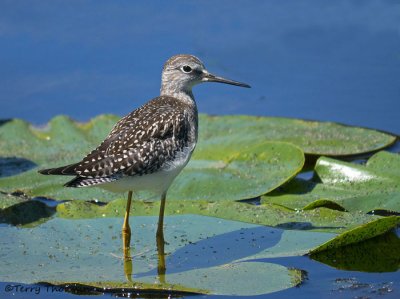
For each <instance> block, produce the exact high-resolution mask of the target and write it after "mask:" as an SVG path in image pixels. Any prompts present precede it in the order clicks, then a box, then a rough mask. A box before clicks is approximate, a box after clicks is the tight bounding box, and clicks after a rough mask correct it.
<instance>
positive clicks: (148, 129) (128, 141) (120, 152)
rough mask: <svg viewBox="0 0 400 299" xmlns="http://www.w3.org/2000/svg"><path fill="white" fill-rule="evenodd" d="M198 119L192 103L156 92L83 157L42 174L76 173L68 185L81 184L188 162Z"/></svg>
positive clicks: (120, 177) (153, 170)
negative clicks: (155, 94)
mask: <svg viewBox="0 0 400 299" xmlns="http://www.w3.org/2000/svg"><path fill="white" fill-rule="evenodd" d="M197 123H198V120H197V108H196V105H195V104H194V102H193V105H190V104H188V103H185V102H182V101H180V100H178V99H175V98H173V97H169V96H160V97H157V98H155V99H153V100H151V101H149V102H148V103H146V104H145V105H143V106H142V107H140V108H138V109H136V110H134V111H132V112H131V113H130V114H128V115H127V116H125V117H124V118H122V119H121V120H120V121H119V122H118V123H117V124H116V125H115V126H114V128H113V129H112V130H111V132H110V134H109V135H108V136H107V137H106V139H105V140H104V141H103V142H102V143H101V144H100V145H99V146H98V147H97V148H96V149H95V150H93V151H92V152H91V153H90V154H88V155H87V156H86V157H85V158H84V159H83V160H82V161H80V162H78V163H76V164H72V165H68V166H64V167H59V168H53V169H46V170H42V171H41V173H42V174H62V175H75V176H76V178H74V179H73V180H71V181H70V182H68V183H67V184H66V186H69V187H85V186H93V185H98V184H104V183H111V182H113V181H116V180H120V179H122V178H124V177H126V176H129V177H135V176H144V175H149V174H153V173H156V172H159V171H168V170H171V168H174V167H178V166H179V165H176V164H177V163H178V164H179V163H184V164H186V163H187V161H188V160H189V158H190V155H191V153H192V151H193V150H194V147H195V145H196V142H197ZM182 168H183V167H182Z"/></svg>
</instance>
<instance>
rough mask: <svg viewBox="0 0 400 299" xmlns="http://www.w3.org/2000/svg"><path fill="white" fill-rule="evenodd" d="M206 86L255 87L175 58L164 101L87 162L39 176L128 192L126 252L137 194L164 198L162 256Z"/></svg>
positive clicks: (124, 126)
mask: <svg viewBox="0 0 400 299" xmlns="http://www.w3.org/2000/svg"><path fill="white" fill-rule="evenodd" d="M202 82H220V83H225V84H231V85H236V86H241V87H250V86H249V85H247V84H245V83H240V82H237V81H232V80H228V79H225V78H222V77H218V76H215V75H212V74H210V73H209V72H208V71H207V70H206V69H205V67H204V65H203V63H202V62H201V61H200V60H199V59H198V58H196V57H194V56H192V55H176V56H173V57H172V58H170V59H169V60H168V61H167V62H166V63H165V65H164V68H163V71H162V84H161V94H160V96H159V97H156V98H154V99H152V100H151V101H149V102H148V103H146V104H144V105H143V106H142V107H140V108H138V109H136V110H134V111H132V112H131V113H129V114H128V115H127V116H125V117H124V118H122V119H121V120H120V121H119V122H118V123H117V124H116V125H115V126H114V128H113V129H112V131H111V132H110V134H109V135H108V136H107V138H106V139H105V140H104V141H103V142H102V143H101V144H100V145H99V146H98V147H97V148H96V149H95V150H93V151H92V152H91V153H90V154H88V155H87V156H86V157H85V158H83V160H82V161H80V162H77V163H74V164H71V165H67V166H63V167H58V168H51V169H44V170H40V171H39V172H40V173H41V174H46V175H49V174H54V175H72V176H75V178H74V179H72V180H71V181H69V182H67V183H66V184H65V186H67V187H78V188H79V187H92V186H96V187H101V188H104V189H106V190H109V191H113V192H128V201H127V205H126V212H125V219H124V223H123V227H122V237H123V246H124V249H127V248H129V247H130V238H131V229H130V226H129V211H130V206H131V200H132V193H133V192H136V191H141V190H148V191H151V192H153V193H156V194H158V195H159V196H160V198H161V204H160V213H159V219H158V227H157V247H158V249H159V250H160V247H162V249H161V251H162V252H164V235H163V225H164V209H165V199H166V194H167V190H168V188H169V186H170V185H171V184H172V181H173V180H174V179H175V177H176V176H177V175H178V174H179V173H180V172H181V170H182V169H183V168H184V167H185V166H186V164H187V163H188V161H189V159H190V157H191V155H192V152H193V150H194V148H195V146H196V143H197V128H198V113H197V106H196V101H195V99H194V97H193V93H192V87H193V86H195V85H196V84H199V83H202ZM124 252H125V251H124ZM162 267H165V265H163V266H162Z"/></svg>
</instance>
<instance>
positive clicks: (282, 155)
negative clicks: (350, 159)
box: [0, 116, 304, 201]
mask: <svg viewBox="0 0 400 299" xmlns="http://www.w3.org/2000/svg"><path fill="white" fill-rule="evenodd" d="M114 121H115V117H113V116H100V117H97V118H95V119H93V120H92V121H91V122H89V123H87V124H78V123H75V122H73V121H72V120H71V119H69V118H67V117H64V116H58V117H55V118H53V119H52V120H51V121H50V123H49V124H48V126H46V127H45V128H41V129H37V128H34V127H32V126H30V125H29V124H28V123H26V122H23V121H21V120H13V121H10V122H7V123H6V124H4V125H3V126H1V127H0V140H7V142H6V144H5V146H4V147H3V146H2V147H1V148H0V156H17V157H23V158H24V159H29V160H31V161H33V163H36V164H38V165H40V167H41V168H45V167H50V166H60V165H62V164H68V163H71V162H74V161H79V159H81V158H82V157H83V156H84V155H85V153H86V152H88V151H89V150H91V149H92V148H94V147H95V146H96V145H97V144H98V143H99V142H100V141H101V140H102V139H103V138H104V137H105V136H106V135H107V133H108V131H109V130H110V128H111V126H112V124H113V123H114ZM225 135H226V134H225ZM16 136H18V137H16ZM220 137H221V136H215V137H212V136H211V137H207V138H206V139H205V137H204V136H203V139H202V138H200V141H199V144H198V147H197V149H196V151H195V153H194V155H193V158H192V160H191V161H190V162H189V164H188V166H187V167H186V168H185V170H184V171H183V173H182V174H181V175H180V176H179V177H178V178H177V179H176V180H175V182H174V184H173V186H172V187H171V188H170V192H169V194H168V197H169V198H171V199H207V200H240V199H247V198H253V197H258V196H260V195H262V194H264V193H266V192H268V191H271V190H273V189H274V188H276V187H278V186H279V185H281V184H283V183H284V182H286V181H288V180H289V179H291V178H292V177H293V176H295V175H296V174H297V173H298V172H299V171H300V170H301V168H302V167H303V165H304V155H303V152H302V151H301V150H300V149H299V148H298V147H296V146H294V145H291V144H288V143H282V142H265V141H264V140H260V139H259V138H258V136H254V137H251V136H248V137H249V138H250V139H247V141H248V142H243V140H242V139H238V138H236V137H234V136H232V137H228V138H224V139H221V138H220ZM225 137H226V136H225ZM36 171H37V169H35V170H31V171H27V172H24V173H21V174H18V175H14V176H8V177H4V178H1V179H0V190H1V191H5V192H9V193H10V192H13V191H15V190H21V191H22V192H24V193H26V194H28V195H29V196H32V197H33V196H46V197H51V198H55V199H58V200H63V199H100V200H101V201H110V200H113V199H116V198H121V197H123V195H121V194H113V193H109V192H106V191H102V190H100V189H98V188H89V189H88V188H86V189H79V190H76V189H72V188H64V187H63V186H62V185H63V183H65V182H66V181H67V179H68V178H66V177H48V176H43V175H39V174H37V172H36ZM149 196H150V195H149V194H144V195H141V194H139V195H138V196H137V198H144V199H148V198H149Z"/></svg>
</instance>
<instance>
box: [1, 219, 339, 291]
mask: <svg viewBox="0 0 400 299" xmlns="http://www.w3.org/2000/svg"><path fill="white" fill-rule="evenodd" d="M131 222H132V227H133V228H135V229H134V230H133V239H132V240H133V246H132V253H133V260H132V264H133V267H132V268H131V269H133V271H134V272H133V273H126V272H124V261H123V259H122V258H120V256H121V255H122V252H121V245H122V242H121V239H120V236H119V235H120V234H119V228H120V223H121V219H120V218H96V219H90V220H88V219H86V220H67V219H61V218H58V217H56V218H53V219H51V220H49V221H48V222H46V223H44V224H42V225H40V226H38V227H35V228H33V229H32V228H15V227H1V228H0V229H1V230H2V232H1V233H2V238H1V240H0V243H1V244H0V245H1V246H0V255H1V256H2V259H1V260H0V265H1V267H0V280H1V281H14V282H20V283H28V284H31V283H38V282H48V283H52V284H66V283H79V284H83V285H89V286H97V287H99V286H102V287H106V288H135V287H136V288H147V289H148V288H153V289H165V290H167V289H168V288H170V289H172V290H178V291H179V290H181V291H191V292H204V293H211V294H223V295H261V294H266V293H270V292H275V291H279V290H282V289H286V288H289V287H293V286H295V285H297V284H298V283H299V282H300V279H301V275H300V271H297V270H294V269H288V268H286V267H284V266H281V265H277V264H271V263H266V262H255V261H253V262H250V261H248V262H244V261H242V262H239V261H236V260H237V259H243V258H244V257H248V258H251V255H252V254H256V253H257V252H258V251H261V250H262V249H265V248H268V247H270V246H275V245H276V244H277V243H278V242H279V240H280V235H281V234H282V233H283V231H282V230H279V229H271V228H268V227H264V226H258V225H252V224H245V223H240V222H234V221H226V220H221V219H217V218H212V217H204V216H196V215H184V216H171V217H167V218H166V229H165V238H166V240H167V241H170V242H169V243H168V244H166V253H167V255H166V267H167V272H166V274H165V277H164V278H163V280H164V281H162V280H161V278H160V277H159V276H158V274H157V254H156V252H157V251H156V248H155V243H156V242H155V240H154V235H155V230H156V222H157V218H156V217H132V218H131ZM209 227H213V229H212V230H210V229H208V228H209ZM246 231H250V232H254V234H256V240H254V237H250V236H249V238H246V239H241V238H240V236H242V233H244V232H246ZM309 234H311V235H313V238H316V236H317V235H318V233H309ZM319 235H321V236H322V239H321V240H326V239H327V238H328V237H330V235H331V234H323V233H319ZM305 237H307V236H305ZM226 241H228V243H227V242H226ZM227 247H230V249H227ZM277 248H278V247H277ZM229 250H230V254H227V252H229ZM276 254H279V253H277V252H276ZM196 255H197V256H198V258H193V257H194V256H196ZM125 269H126V268H125ZM221 273H224V274H223V275H222V274H221ZM218 275H220V279H215V277H216V276H218ZM221 277H224V278H221ZM272 277H273V278H272ZM260 279H261V280H262V281H263V283H262V284H260V283H258V282H259V281H260ZM239 280H240V281H246V282H248V283H244V284H241V287H240V288H237V286H236V285H237V281H239Z"/></svg>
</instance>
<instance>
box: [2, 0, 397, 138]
mask: <svg viewBox="0 0 400 299" xmlns="http://www.w3.org/2000/svg"><path fill="white" fill-rule="evenodd" d="M399 28H400V2H399V1H389V0H376V1H372V0H362V1H361V0H357V1H356V0H353V1H351V0H335V1H320V0H314V1H311V0H309V1H297V0H287V1H280V0H270V1H183V0H182V1H98V0H96V1H48V0H42V1H34V2H22V1H21V2H17V1H1V2H0V49H1V55H0V66H1V67H0V119H4V118H14V117H18V118H23V119H26V120H29V121H32V122H34V123H37V124H41V123H45V122H47V121H48V120H49V119H50V118H51V117H53V116H54V115H57V114H67V115H69V116H71V117H72V118H74V119H77V120H82V121H84V120H88V119H89V118H91V117H94V116H96V115H98V114H100V113H115V114H119V115H124V114H127V113H129V112H130V111H131V110H133V109H135V108H136V107H138V106H139V105H141V104H143V103H145V102H146V101H147V100H149V99H151V98H153V97H155V96H157V95H158V93H159V88H160V73H161V68H162V65H163V63H164V62H165V60H166V59H168V58H169V57H170V56H172V55H174V54H178V53H191V54H194V55H197V56H198V57H199V58H201V59H202V60H203V61H204V63H205V64H206V66H207V67H208V69H209V71H211V72H214V73H217V74H221V75H224V76H227V77H230V78H232V79H237V80H241V81H245V82H247V83H249V84H251V85H252V87H253V88H252V89H251V90H247V89H241V88H234V87H232V86H223V85H220V84H208V86H205V85H203V86H197V87H195V95H196V98H197V101H198V106H199V110H200V112H204V113H211V114H252V115H272V116H286V117H296V118H306V119H317V120H324V121H337V122H342V123H346V124H352V125H360V126H367V127H373V128H377V129H382V130H388V131H392V132H395V133H399V132H400V121H399V111H400V84H399V82H400V38H399V37H400V36H399V35H400V29H399Z"/></svg>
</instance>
